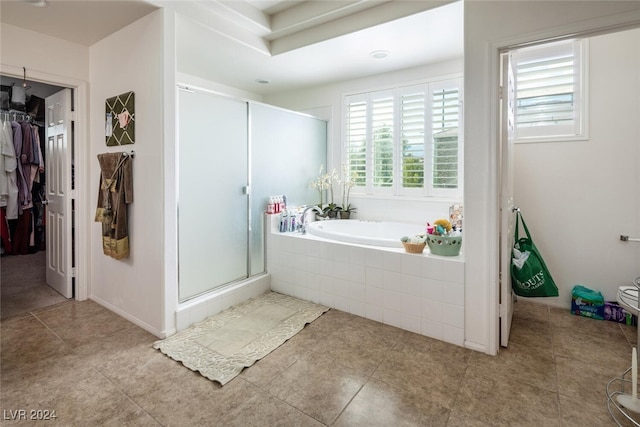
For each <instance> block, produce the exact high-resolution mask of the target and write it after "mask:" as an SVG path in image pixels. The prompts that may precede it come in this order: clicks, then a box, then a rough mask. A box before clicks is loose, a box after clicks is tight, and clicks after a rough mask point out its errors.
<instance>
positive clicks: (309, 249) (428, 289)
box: [267, 232, 464, 346]
mask: <svg viewBox="0 0 640 427" xmlns="http://www.w3.org/2000/svg"><path fill="white" fill-rule="evenodd" d="M267 245H268V250H267V266H268V271H269V273H270V274H271V289H272V290H274V291H276V292H281V293H284V294H287V295H291V296H295V297H298V298H301V299H304V300H307V301H312V302H315V303H319V304H324V305H327V306H329V307H332V308H336V309H338V310H341V311H345V312H348V313H351V314H355V315H357V316H361V317H365V318H367V319H371V320H375V321H378V322H382V323H385V324H387V325H391V326H396V327H398V328H402V329H405V330H407V331H411V332H415V333H418V334H422V335H426V336H429V337H432V338H435V339H439V340H443V341H446V342H450V343H453V344H456V345H460V346H462V345H464V261H463V260H462V258H460V257H451V258H447V257H436V256H427V255H415V254H406V253H404V251H403V249H402V248H398V249H397V250H396V249H393V248H389V250H384V249H382V250H381V249H376V248H372V247H366V246H357V245H349V244H342V243H333V242H331V241H328V240H324V239H317V238H315V237H309V236H300V235H299V234H297V233H284V234H280V233H277V232H276V233H271V234H269V235H268V238H267Z"/></svg>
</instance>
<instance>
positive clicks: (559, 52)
mask: <svg viewBox="0 0 640 427" xmlns="http://www.w3.org/2000/svg"><path fill="white" fill-rule="evenodd" d="M581 46H582V45H581V44H580V43H579V42H576V41H564V42H559V43H553V44H551V45H543V46H536V47H531V48H524V49H520V50H518V51H516V52H514V53H513V54H512V62H513V64H514V68H515V73H516V98H517V103H516V135H515V136H516V141H517V140H518V139H520V140H522V139H527V138H529V139H532V138H543V139H548V138H553V137H562V136H575V135H580V134H581V133H582V128H581V123H582V121H581V116H582V112H581V108H582V102H581V97H582V91H581V74H582V68H581V65H580V64H581Z"/></svg>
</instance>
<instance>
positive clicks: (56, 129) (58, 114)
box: [45, 89, 73, 298]
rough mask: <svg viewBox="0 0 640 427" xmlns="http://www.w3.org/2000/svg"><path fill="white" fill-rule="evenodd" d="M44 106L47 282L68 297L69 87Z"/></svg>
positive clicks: (69, 214)
mask: <svg viewBox="0 0 640 427" xmlns="http://www.w3.org/2000/svg"><path fill="white" fill-rule="evenodd" d="M45 105H46V116H45V117H46V124H45V126H46V135H47V144H46V147H45V150H46V154H45V158H46V164H45V174H46V178H47V179H46V194H47V209H46V212H47V217H46V218H47V219H46V221H47V222H46V233H47V235H46V239H47V284H48V285H49V286H51V287H52V288H54V289H55V290H57V291H58V292H60V293H61V294H62V295H63V296H64V297H65V298H71V297H72V296H73V281H72V256H71V243H72V242H71V239H70V238H69V236H70V233H71V232H72V228H71V220H72V216H73V212H72V210H71V206H72V205H71V204H72V197H71V144H72V141H71V138H72V134H71V89H63V90H61V91H60V92H58V93H56V94H54V95H51V96H50V97H48V98H47V99H46V100H45Z"/></svg>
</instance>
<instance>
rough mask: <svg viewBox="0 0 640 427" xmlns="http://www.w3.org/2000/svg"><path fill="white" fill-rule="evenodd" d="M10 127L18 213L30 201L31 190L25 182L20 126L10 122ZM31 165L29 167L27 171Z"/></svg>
mask: <svg viewBox="0 0 640 427" xmlns="http://www.w3.org/2000/svg"><path fill="white" fill-rule="evenodd" d="M11 128H12V131H13V147H14V149H15V152H16V159H17V162H18V166H17V168H16V170H17V171H18V173H17V177H16V178H17V180H18V215H20V214H21V213H22V209H23V208H24V207H25V206H28V205H29V204H30V203H31V192H30V191H29V185H28V184H27V180H26V176H25V174H24V168H23V164H22V162H23V159H24V160H26V155H25V156H24V157H23V155H22V146H23V138H22V126H21V125H20V123H18V122H11ZM30 170H31V167H29V171H30Z"/></svg>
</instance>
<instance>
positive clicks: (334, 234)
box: [307, 220, 425, 248]
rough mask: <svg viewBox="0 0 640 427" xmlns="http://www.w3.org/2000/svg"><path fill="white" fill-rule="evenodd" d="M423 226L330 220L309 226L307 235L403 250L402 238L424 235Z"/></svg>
mask: <svg viewBox="0 0 640 427" xmlns="http://www.w3.org/2000/svg"><path fill="white" fill-rule="evenodd" d="M424 232H425V229H424V226H423V225H419V224H407V223H402V222H384V221H362V220H329V221H316V222H311V223H309V224H308V225H307V233H309V234H311V235H314V236H318V237H324V238H325V239H331V240H337V241H340V242H347V243H357V244H360V245H371V246H385V247H392V248H401V247H402V242H401V241H400V238H401V237H403V236H408V237H411V236H415V235H416V234H424Z"/></svg>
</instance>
